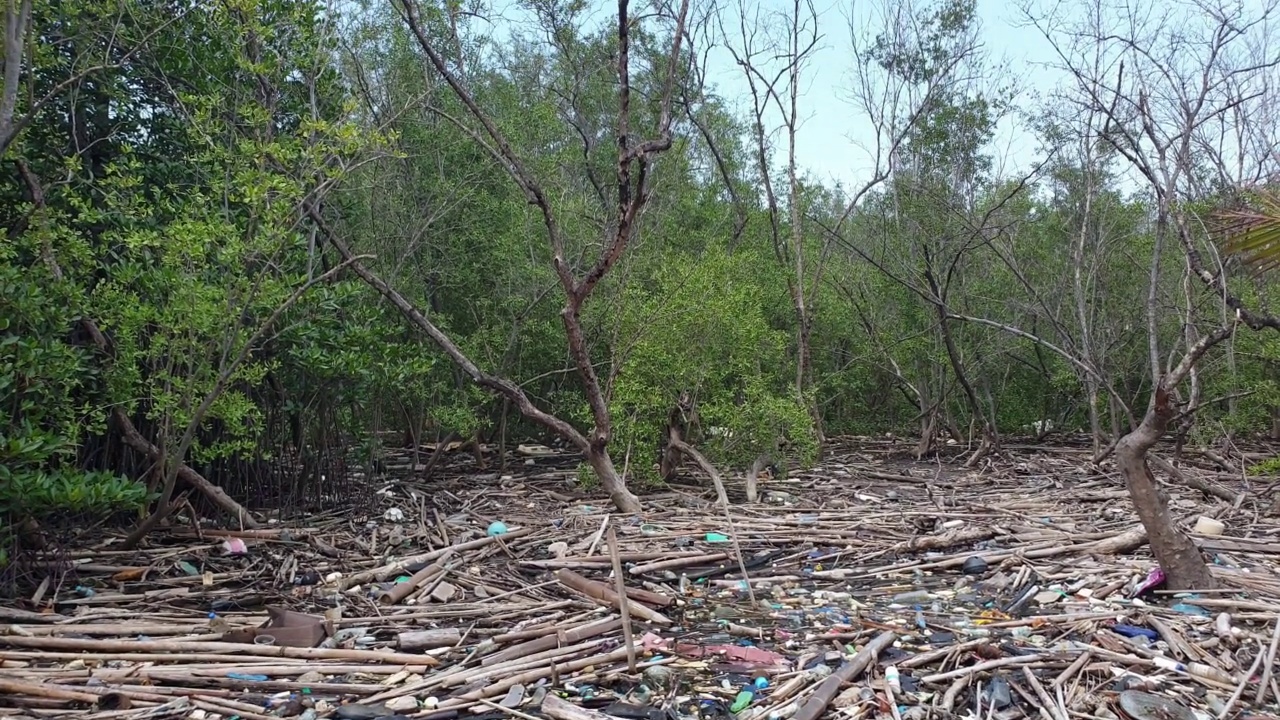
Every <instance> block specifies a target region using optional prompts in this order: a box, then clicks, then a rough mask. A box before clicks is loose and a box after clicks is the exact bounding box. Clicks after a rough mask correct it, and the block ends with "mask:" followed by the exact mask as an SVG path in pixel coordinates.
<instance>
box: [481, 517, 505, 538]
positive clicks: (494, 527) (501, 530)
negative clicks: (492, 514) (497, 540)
mask: <svg viewBox="0 0 1280 720" xmlns="http://www.w3.org/2000/svg"><path fill="white" fill-rule="evenodd" d="M508 532H509V531H508V530H507V524H506V523H504V522H502V521H501V520H494V521H493V522H491V523H489V529H488V530H485V534H487V535H488V536H489V537H497V536H498V535H506V534H507V533H508Z"/></svg>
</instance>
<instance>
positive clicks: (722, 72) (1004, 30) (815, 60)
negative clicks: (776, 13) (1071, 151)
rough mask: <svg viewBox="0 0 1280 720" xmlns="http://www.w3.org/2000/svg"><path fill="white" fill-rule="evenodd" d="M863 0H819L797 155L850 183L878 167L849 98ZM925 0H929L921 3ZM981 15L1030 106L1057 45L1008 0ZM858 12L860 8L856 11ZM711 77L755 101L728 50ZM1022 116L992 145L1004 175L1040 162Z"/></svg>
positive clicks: (1042, 88)
mask: <svg viewBox="0 0 1280 720" xmlns="http://www.w3.org/2000/svg"><path fill="white" fill-rule="evenodd" d="M857 4H858V3H857V0H853V2H852V3H851V2H850V0H818V2H817V5H816V6H817V9H818V11H819V13H820V15H819V28H820V33H821V34H822V42H821V45H820V46H819V48H818V50H817V52H816V53H815V54H814V55H813V57H812V59H811V60H810V61H809V64H808V66H807V69H806V71H805V75H804V76H803V77H802V85H801V95H800V101H799V105H800V115H801V118H802V125H801V127H800V131H799V134H798V137H797V140H796V159H797V162H798V163H799V164H800V165H801V166H802V167H803V168H804V169H805V170H807V171H808V172H810V173H812V174H813V175H814V176H815V177H816V178H818V179H820V180H822V181H824V183H834V182H836V181H839V182H842V183H844V185H845V187H846V189H849V188H851V187H853V186H856V185H858V184H860V183H861V182H863V181H865V180H866V179H867V178H868V177H869V176H870V175H871V172H872V169H873V168H872V162H873V159H872V157H871V155H870V150H871V149H874V135H872V134H871V131H870V128H869V127H868V126H867V125H866V123H865V121H863V120H862V119H861V118H860V117H859V115H860V113H859V110H858V108H856V107H854V106H852V105H851V104H850V103H849V102H848V101H847V100H846V99H844V98H845V96H846V93H845V89H846V88H847V87H848V78H849V76H850V74H851V73H852V71H853V67H852V62H853V58H852V56H851V53H850V51H849V42H850V41H849V22H848V19H847V18H848V17H849V16H850V14H851V10H850V8H851V6H853V7H855V9H854V10H853V12H855V13H858V12H859V10H858V9H856V6H857ZM922 4H923V3H922ZM760 5H761V7H762V8H768V9H775V8H776V9H778V10H781V9H783V8H789V7H790V6H791V2H790V0H763V2H761V3H760ZM977 6H978V16H979V18H978V22H979V26H980V38H981V43H982V46H983V49H984V51H985V53H986V54H987V55H988V57H989V59H990V61H991V62H992V63H994V62H995V61H998V60H1003V61H1005V62H1006V63H1007V67H1009V68H1011V69H1012V71H1013V72H1014V73H1015V74H1016V75H1017V80H1018V82H1017V83H1016V86H1017V87H1018V88H1019V92H1020V96H1019V97H1018V98H1017V102H1018V104H1019V105H1021V106H1023V107H1027V108H1030V107H1032V106H1033V105H1035V104H1036V103H1037V102H1038V99H1037V94H1039V93H1044V92H1047V91H1048V90H1051V89H1052V86H1053V83H1055V82H1058V81H1059V80H1060V79H1061V77H1062V76H1061V74H1060V73H1059V72H1058V71H1056V70H1054V69H1053V68H1052V67H1051V65H1052V63H1053V62H1054V60H1055V56H1054V54H1053V50H1052V48H1050V47H1049V45H1048V43H1047V42H1045V40H1044V38H1043V37H1042V36H1041V35H1040V33H1039V32H1038V31H1036V30H1035V29H1034V28H1031V27H1024V26H1023V25H1024V22H1025V21H1024V20H1023V16H1022V14H1021V12H1020V11H1019V10H1018V9H1017V6H1016V5H1015V4H1013V3H1010V2H1006V1H1004V0H978V4H977ZM855 17H856V15H855ZM708 64H709V67H708V79H709V80H711V81H712V82H713V83H714V84H715V85H716V87H717V89H718V91H719V92H718V93H717V94H719V95H720V96H721V97H724V98H726V99H728V100H731V101H732V100H737V101H740V103H741V105H740V107H741V109H742V110H743V111H744V117H745V111H746V110H747V109H748V108H749V97H748V88H747V84H746V81H745V80H743V78H742V73H741V71H740V70H739V69H738V68H737V67H735V66H734V64H733V61H732V58H731V57H729V56H728V54H727V53H723V52H722V53H717V54H715V55H713V57H712V58H711V60H710V62H709V63H708ZM1020 124H1021V121H1020V120H1019V119H1018V118H1017V117H1009V118H1006V119H1005V120H1004V121H1002V122H1001V124H1000V126H999V127H998V130H997V133H996V138H995V140H994V141H993V146H994V147H992V148H991V152H992V153H993V155H994V156H995V160H996V165H997V171H998V174H1006V173H1016V172H1019V171H1025V170H1027V169H1029V168H1030V167H1031V166H1033V165H1034V164H1035V162H1036V139H1035V137H1034V136H1032V135H1031V134H1029V132H1028V131H1027V130H1026V129H1025V128H1022V127H1019V125H1020Z"/></svg>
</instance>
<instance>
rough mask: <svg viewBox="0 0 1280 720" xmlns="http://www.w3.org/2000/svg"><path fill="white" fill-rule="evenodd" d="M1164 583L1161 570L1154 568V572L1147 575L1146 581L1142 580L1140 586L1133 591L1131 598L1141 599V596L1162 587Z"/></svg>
mask: <svg viewBox="0 0 1280 720" xmlns="http://www.w3.org/2000/svg"><path fill="white" fill-rule="evenodd" d="M1164 581H1165V577H1164V570H1161V569H1160V568H1156V569H1155V570H1152V571H1151V574H1150V575H1147V579H1146V580H1144V581H1143V582H1142V584H1141V585H1139V586H1138V589H1137V590H1134V591H1133V595H1132V597H1142V596H1143V595H1145V594H1147V593H1149V592H1151V591H1152V590H1155V589H1156V588H1158V587H1160V586H1161V585H1163V584H1164Z"/></svg>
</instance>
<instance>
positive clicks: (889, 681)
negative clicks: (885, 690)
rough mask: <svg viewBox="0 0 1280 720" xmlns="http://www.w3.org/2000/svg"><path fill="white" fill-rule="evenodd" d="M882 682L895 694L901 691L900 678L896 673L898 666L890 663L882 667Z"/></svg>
mask: <svg viewBox="0 0 1280 720" xmlns="http://www.w3.org/2000/svg"><path fill="white" fill-rule="evenodd" d="M884 684H885V685H888V686H889V689H890V690H892V691H893V692H894V693H895V694H897V693H901V692H902V680H901V678H900V677H899V675H898V666H896V665H890V666H889V667H887V668H885V669H884Z"/></svg>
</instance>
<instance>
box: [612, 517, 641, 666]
mask: <svg viewBox="0 0 1280 720" xmlns="http://www.w3.org/2000/svg"><path fill="white" fill-rule="evenodd" d="M609 557H610V558H612V559H613V581H614V583H615V584H616V586H617V588H618V597H619V598H621V601H620V602H619V603H618V610H619V611H621V613H622V640H623V642H625V643H626V645H627V671H628V672H631V673H635V671H636V636H635V633H634V632H633V631H632V629H631V612H630V611H629V610H628V607H629V606H630V603H629V602H628V601H627V581H626V578H625V577H623V575H622V559H621V558H619V557H618V535H617V533H615V532H614V529H613V523H609Z"/></svg>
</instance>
